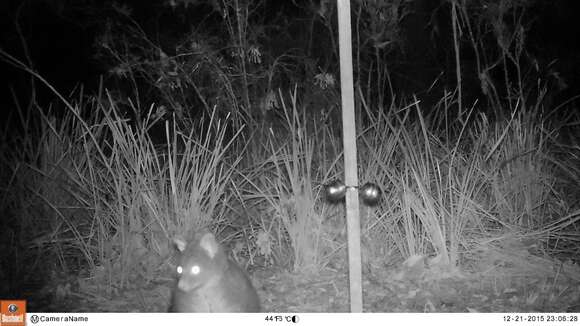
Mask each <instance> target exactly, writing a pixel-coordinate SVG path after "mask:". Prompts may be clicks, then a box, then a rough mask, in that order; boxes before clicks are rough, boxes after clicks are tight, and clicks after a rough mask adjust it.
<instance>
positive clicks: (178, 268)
mask: <svg viewBox="0 0 580 326" xmlns="http://www.w3.org/2000/svg"><path fill="white" fill-rule="evenodd" d="M181 273H183V267H181V266H177V274H181Z"/></svg>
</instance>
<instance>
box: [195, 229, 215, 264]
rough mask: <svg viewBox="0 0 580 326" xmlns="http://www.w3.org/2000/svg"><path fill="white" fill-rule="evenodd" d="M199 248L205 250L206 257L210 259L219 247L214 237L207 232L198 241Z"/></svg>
mask: <svg viewBox="0 0 580 326" xmlns="http://www.w3.org/2000/svg"><path fill="white" fill-rule="evenodd" d="M199 246H200V247H201V248H202V249H203V250H205V252H206V253H207V255H208V256H209V257H210V258H214V257H215V255H216V254H217V253H218V252H219V249H220V245H219V243H218V242H217V240H216V239H215V236H214V235H213V234H212V233H210V232H208V233H205V234H204V235H203V236H202V237H201V238H200V240H199Z"/></svg>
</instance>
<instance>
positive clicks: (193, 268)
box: [191, 265, 201, 275]
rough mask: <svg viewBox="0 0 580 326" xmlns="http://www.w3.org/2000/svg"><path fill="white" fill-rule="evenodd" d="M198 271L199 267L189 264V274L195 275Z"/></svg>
mask: <svg viewBox="0 0 580 326" xmlns="http://www.w3.org/2000/svg"><path fill="white" fill-rule="evenodd" d="M200 271H201V268H199V266H198V265H193V266H191V274H193V275H197V274H199V272H200Z"/></svg>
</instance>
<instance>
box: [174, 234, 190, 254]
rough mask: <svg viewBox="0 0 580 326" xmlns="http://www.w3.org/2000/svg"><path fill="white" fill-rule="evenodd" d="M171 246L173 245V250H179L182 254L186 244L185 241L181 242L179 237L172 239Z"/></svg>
mask: <svg viewBox="0 0 580 326" xmlns="http://www.w3.org/2000/svg"><path fill="white" fill-rule="evenodd" d="M173 244H174V245H175V248H177V250H179V251H180V252H183V251H184V250H185V247H187V242H185V240H183V239H182V238H180V237H175V238H173Z"/></svg>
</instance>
